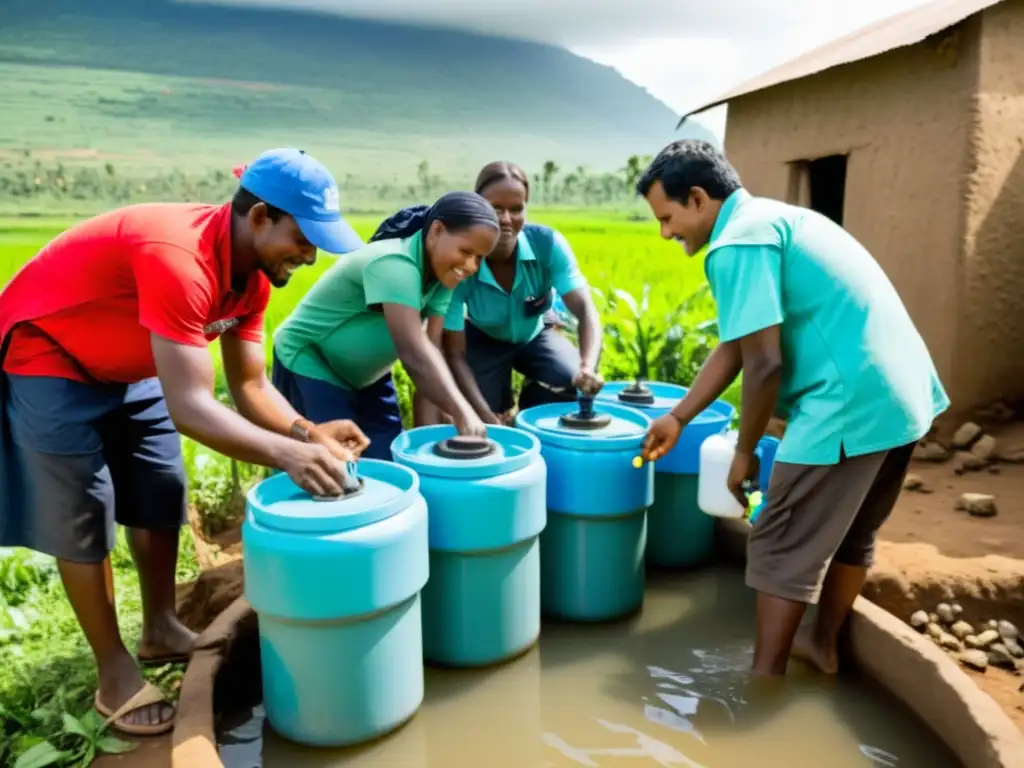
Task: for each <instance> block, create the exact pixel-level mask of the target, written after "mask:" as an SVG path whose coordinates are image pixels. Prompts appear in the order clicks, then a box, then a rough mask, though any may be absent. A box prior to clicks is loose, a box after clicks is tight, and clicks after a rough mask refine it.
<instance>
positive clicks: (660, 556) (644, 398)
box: [596, 381, 736, 568]
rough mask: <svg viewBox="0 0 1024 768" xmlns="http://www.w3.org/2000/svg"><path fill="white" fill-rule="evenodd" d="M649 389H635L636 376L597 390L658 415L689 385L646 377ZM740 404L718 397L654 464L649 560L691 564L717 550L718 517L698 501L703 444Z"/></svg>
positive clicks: (602, 397)
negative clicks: (698, 480) (710, 513)
mask: <svg viewBox="0 0 1024 768" xmlns="http://www.w3.org/2000/svg"><path fill="white" fill-rule="evenodd" d="M644 386H645V387H646V389H647V392H646V393H645V392H643V391H641V392H634V391H633V390H634V387H633V382H628V381H613V382H608V383H607V384H605V386H604V389H602V390H601V392H600V393H599V394H598V396H597V398H596V400H597V402H599V403H616V404H619V405H625V406H628V407H630V408H636V409H638V410H640V411H641V412H642V413H645V414H647V415H648V416H650V417H651V419H652V420H653V419H656V418H658V417H659V416H663V415H665V414H666V413H668V412H669V411H671V410H672V409H673V408H674V407H675V406H676V404H677V403H678V402H679V401H680V400H682V399H683V397H684V396H685V395H686V393H687V391H688V390H687V388H686V387H681V386H679V385H677V384H665V383H663V382H659V381H648V382H644ZM735 413H736V409H735V408H733V406H731V405H730V404H729V403H726V402H724V401H722V400H716V401H715V402H713V403H712V404H711V405H710V406H708V407H707V408H706V409H705V410H704V411H703V412H702V413H700V414H698V415H697V418H695V419H694V420H693V421H691V422H690V423H689V424H687V425H686V428H685V429H683V432H682V434H681V435H680V436H679V442H678V443H676V445H675V447H674V448H673V449H672V450H671V451H669V452H668V453H667V454H666V455H665V456H662V457H661V458H660V459H658V461H657V462H655V466H654V473H655V474H654V503H653V504H652V505H651V509H650V511H649V512H648V513H647V526H648V535H647V561H648V562H649V563H650V564H651V565H653V566H657V567H659V568H687V567H692V566H695V565H699V564H701V563H703V562H705V561H707V560H708V559H709V558H710V557H711V555H712V552H713V550H714V543H715V521H714V518H712V517H709V516H708V515H705V514H704V513H703V512H701V511H700V508H699V507H698V506H697V476H698V474H699V472H700V446H701V443H703V442H704V440H705V439H707V438H708V437H710V436H711V435H714V434H718V433H720V432H724V431H725V430H726V429H728V427H729V422H730V421H731V420H732V418H733V415H734V414H735Z"/></svg>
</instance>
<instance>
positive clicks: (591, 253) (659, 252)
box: [0, 210, 704, 327]
mask: <svg viewBox="0 0 1024 768" xmlns="http://www.w3.org/2000/svg"><path fill="white" fill-rule="evenodd" d="M381 218H382V217H381V216H367V215H359V216H354V217H350V220H351V222H352V224H353V225H354V226H355V228H356V229H357V230H358V231H359V233H360V234H361V235H362V236H364V237H369V236H370V235H371V234H372V233H373V231H374V229H375V228H376V226H377V224H378V223H379V222H380V220H381ZM532 220H534V221H537V222H538V223H541V224H547V225H548V226H551V227H554V228H556V229H558V230H559V231H561V232H562V233H563V234H564V235H565V236H566V237H567V238H568V240H569V242H570V243H571V244H572V247H573V250H574V251H575V252H576V256H577V258H578V259H579V262H580V267H581V268H582V270H583V272H584V274H586V276H587V278H588V279H589V281H590V283H591V285H593V286H595V287H596V288H598V289H600V290H603V291H604V290H608V289H611V288H617V289H621V290H625V291H627V292H629V293H631V294H634V295H635V296H637V297H639V296H640V294H641V292H642V291H643V288H644V285H649V286H650V291H651V309H650V311H651V312H652V313H653V314H654V315H657V314H658V312H659V311H660V310H664V311H667V310H668V309H669V308H671V307H674V306H676V305H678V304H679V303H680V302H681V301H682V300H683V299H684V298H686V297H687V296H689V295H690V294H691V293H693V292H694V291H695V290H696V289H697V288H698V287H699V286H700V285H701V284H702V283H703V282H704V274H703V271H702V269H701V265H700V263H699V262H697V261H694V260H692V259H688V258H687V257H686V255H685V254H684V253H683V251H682V249H681V248H680V247H679V246H678V245H676V244H674V243H669V242H666V241H664V240H662V239H661V238H659V237H658V228H657V225H656V224H655V223H654V222H653V221H632V220H630V219H629V218H627V216H626V215H625V214H621V215H617V214H615V213H607V214H601V215H598V216H595V215H592V214H588V213H587V212H586V211H579V210H541V211H539V212H535V213H533V214H532ZM74 222H75V219H71V218H49V217H24V218H15V217H12V218H6V219H5V218H0V283H2V284H6V283H7V281H8V280H9V279H10V277H11V275H13V274H14V272H15V271H16V270H17V269H18V268H19V267H20V266H21V265H22V264H23V263H24V262H25V261H26V260H28V259H30V258H31V257H32V256H33V255H34V254H35V253H36V252H37V251H38V250H39V249H40V248H41V247H42V246H43V245H45V244H46V243H47V242H48V241H49V240H50V239H51V238H53V237H55V236H56V235H57V234H59V233H60V232H61V231H62V230H64V229H66V228H67V227H69V226H71V225H72V224H74ZM330 263H331V257H325V256H321V258H320V259H319V260H318V262H317V264H316V265H315V266H313V267H311V268H308V269H303V270H300V271H299V272H298V273H296V275H295V277H294V278H292V281H291V284H290V285H289V286H288V287H287V288H284V289H281V290H278V291H275V293H274V296H273V298H272V299H271V304H270V310H269V312H268V315H267V320H268V324H269V325H271V326H273V327H276V325H277V324H278V323H279V322H280V321H281V320H282V319H283V318H284V317H285V316H286V315H287V314H288V313H289V312H290V311H291V308H292V307H293V306H294V304H295V302H296V301H298V299H299V297H300V296H301V295H302V294H303V293H304V292H305V291H306V290H308V288H309V286H310V285H312V284H313V283H314V282H315V281H316V279H317V277H318V276H319V275H320V274H321V273H322V272H323V270H324V269H326V268H327V266H328V265H329V264H330Z"/></svg>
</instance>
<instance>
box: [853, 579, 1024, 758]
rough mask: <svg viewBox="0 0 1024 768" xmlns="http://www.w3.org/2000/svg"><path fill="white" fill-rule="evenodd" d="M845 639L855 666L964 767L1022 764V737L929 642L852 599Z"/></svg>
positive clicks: (878, 610) (879, 610)
mask: <svg viewBox="0 0 1024 768" xmlns="http://www.w3.org/2000/svg"><path fill="white" fill-rule="evenodd" d="M849 640H850V645H851V650H852V652H853V657H854V659H855V660H856V662H857V665H858V666H859V667H860V668H861V669H862V670H864V671H865V672H867V674H868V675H870V676H871V677H872V678H874V679H875V680H877V681H878V682H880V683H881V684H882V685H883V686H884V687H885V688H887V689H888V690H889V691H890V692H891V693H892V694H893V695H894V696H896V698H898V699H899V700H900V701H902V702H903V703H904V704H905V705H906V706H907V707H908V708H909V709H910V710H911V711H912V712H913V713H914V714H916V715H917V716H918V717H919V718H921V720H922V721H923V722H924V723H925V724H926V725H927V726H928V727H929V728H930V729H931V730H932V731H933V732H935V733H936V734H937V735H938V736H939V737H940V738H941V739H942V740H943V741H945V742H946V744H948V745H949V747H950V749H952V750H953V752H954V753H955V754H956V756H957V757H959V758H960V760H961V761H963V764H964V765H965V766H967V768H1017V767H1018V766H1024V738H1022V736H1021V733H1020V731H1019V730H1018V728H1017V726H1016V725H1014V724H1013V722H1012V721H1011V720H1010V718H1009V717H1007V715H1006V713H1004V712H1003V710H1002V709H1000V708H999V705H998V704H996V703H995V701H993V700H992V697H991V696H989V695H988V694H986V693H984V692H983V691H982V690H981V689H980V688H978V686H977V685H975V684H974V681H973V680H971V678H969V677H968V676H967V675H966V674H964V672H963V670H961V669H960V667H959V666H958V665H957V664H956V663H955V662H954V661H953V660H952V659H950V658H949V656H947V655H946V653H945V652H944V651H943V650H941V649H940V648H939V647H938V646H937V645H935V643H933V642H931V641H930V640H928V639H926V638H925V637H924V636H923V635H920V634H918V633H917V632H915V631H914V630H913V629H911V628H910V627H909V626H907V625H906V624H905V623H904V622H902V621H900V620H899V619H897V618H896V617H895V616H893V615H892V614H891V613H889V612H888V611H885V610H883V609H882V608H879V607H878V606H877V605H875V604H874V603H872V602H870V601H868V600H866V599H865V598H863V597H858V598H857V602H856V603H855V604H854V608H853V616H852V617H851V619H850V626H849Z"/></svg>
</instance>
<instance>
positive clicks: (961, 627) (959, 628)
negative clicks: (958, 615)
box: [949, 621, 974, 640]
mask: <svg viewBox="0 0 1024 768" xmlns="http://www.w3.org/2000/svg"><path fill="white" fill-rule="evenodd" d="M949 633H950V634H951V635H953V637H955V638H957V639H958V640H964V639H966V638H967V636H968V635H973V634H974V627H972V626H971V625H970V624H968V623H967V622H966V621H958V622H956V623H955V624H953V626H952V627H950V628H949Z"/></svg>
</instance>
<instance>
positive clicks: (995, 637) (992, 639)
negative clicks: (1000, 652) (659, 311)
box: [978, 629, 999, 648]
mask: <svg viewBox="0 0 1024 768" xmlns="http://www.w3.org/2000/svg"><path fill="white" fill-rule="evenodd" d="M998 641H999V633H998V632H996V631H995V630H994V629H986V630H985V631H984V632H982V633H981V634H980V635H978V647H979V648H988V647H989V646H990V645H992V643H996V642H998Z"/></svg>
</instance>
